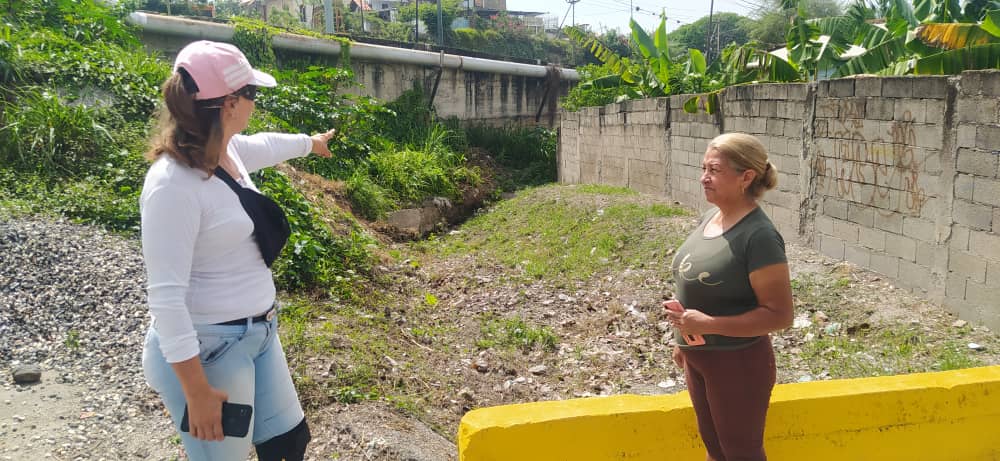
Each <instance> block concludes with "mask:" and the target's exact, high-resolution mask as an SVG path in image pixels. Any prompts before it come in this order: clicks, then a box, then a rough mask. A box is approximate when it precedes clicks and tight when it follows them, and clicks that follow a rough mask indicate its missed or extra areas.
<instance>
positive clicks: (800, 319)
mask: <svg viewBox="0 0 1000 461" xmlns="http://www.w3.org/2000/svg"><path fill="white" fill-rule="evenodd" d="M811 325H812V321H811V320H809V314H800V315H799V316H797V317H795V320H793V321H792V328H808V327H809V326H811Z"/></svg>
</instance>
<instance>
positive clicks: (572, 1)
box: [560, 0, 631, 29]
mask: <svg viewBox="0 0 1000 461" xmlns="http://www.w3.org/2000/svg"><path fill="white" fill-rule="evenodd" d="M630 1H631V0H630ZM579 2H580V0H566V3H569V7H570V9H571V10H573V22H572V24H573V27H576V4H577V3H579ZM560 29H561V27H560Z"/></svg>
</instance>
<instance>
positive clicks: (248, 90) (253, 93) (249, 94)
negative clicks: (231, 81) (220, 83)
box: [233, 85, 257, 101]
mask: <svg viewBox="0 0 1000 461" xmlns="http://www.w3.org/2000/svg"><path fill="white" fill-rule="evenodd" d="M233 96H243V97H244V98H247V99H249V100H251V101H253V100H254V99H257V86H255V85H247V86H245V87H243V88H240V89H238V90H236V92H234V93H233Z"/></svg>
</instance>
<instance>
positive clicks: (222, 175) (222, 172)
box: [215, 166, 243, 195]
mask: <svg viewBox="0 0 1000 461" xmlns="http://www.w3.org/2000/svg"><path fill="white" fill-rule="evenodd" d="M215 176H217V177H218V178H219V179H221V180H222V182H224V183H226V185H227V186H229V188H230V189H232V190H233V192H236V195H240V191H241V190H243V186H240V185H239V184H238V183H237V182H236V180H235V179H233V177H232V176H230V175H229V172H228V171H226V169H225V168H222V167H221V166H217V167H215Z"/></svg>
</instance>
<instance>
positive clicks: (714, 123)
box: [667, 95, 722, 210]
mask: <svg viewBox="0 0 1000 461" xmlns="http://www.w3.org/2000/svg"><path fill="white" fill-rule="evenodd" d="M692 96H693V95H677V96H671V97H670V98H669V99H668V102H669V104H668V106H669V107H668V110H669V111H670V117H669V122H670V124H669V129H668V130H667V136H668V137H669V144H670V152H669V154H668V156H669V159H670V171H669V172H668V176H669V177H670V194H669V195H670V196H671V197H673V198H674V199H675V200H678V201H680V202H682V203H686V204H689V205H691V206H694V207H696V208H698V209H699V210H706V209H707V208H708V207H709V204H708V203H705V199H704V195H703V194H702V190H701V182H700V179H699V178H700V177H701V159H702V156H704V155H705V149H706V148H707V147H708V142H709V141H711V140H712V138H714V137H716V136H718V135H719V134H721V133H722V127H721V126H720V124H719V123H718V119H717V117H716V116H715V115H710V114H706V113H704V112H699V113H697V114H689V113H687V112H684V101H687V100H688V99H689V98H691V97H692Z"/></svg>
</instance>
